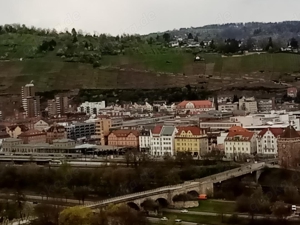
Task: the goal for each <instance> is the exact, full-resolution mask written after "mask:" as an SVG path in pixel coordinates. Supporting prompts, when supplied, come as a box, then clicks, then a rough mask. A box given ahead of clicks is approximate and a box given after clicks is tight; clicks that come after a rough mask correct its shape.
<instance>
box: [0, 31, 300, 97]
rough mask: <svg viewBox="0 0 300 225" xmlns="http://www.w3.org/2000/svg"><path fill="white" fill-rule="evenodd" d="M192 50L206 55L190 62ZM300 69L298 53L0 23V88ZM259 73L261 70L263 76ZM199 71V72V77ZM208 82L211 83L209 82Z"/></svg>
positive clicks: (133, 84)
mask: <svg viewBox="0 0 300 225" xmlns="http://www.w3.org/2000/svg"><path fill="white" fill-rule="evenodd" d="M195 54H198V55H201V56H202V57H203V58H204V59H205V61H201V62H194V57H195ZM298 71H300V55H298V54H284V53H276V54H268V53H262V54H259V55H258V54H255V55H243V56H241V55H238V56H230V57H223V56H222V55H220V54H218V53H203V52H199V51H198V50H196V49H194V50H190V49H189V50H187V49H184V48H168V47H166V46H165V44H163V42H159V41H154V43H151V44H150V43H149V41H148V39H147V37H140V36H129V35H124V36H122V37H112V36H108V35H99V36H92V35H82V34H80V33H77V32H76V31H72V32H71V33H69V32H68V33H57V32H55V31H49V30H39V29H34V28H26V27H1V26H0V78H1V85H0V91H1V92H2V93H19V92H20V86H22V85H24V84H25V83H27V82H30V81H31V80H33V81H34V83H35V84H36V86H37V88H38V91H50V90H63V89H64V90H67V89H76V88H78V89H80V88H85V89H118V88H122V89H126V88H133V89H135V88H146V89H147V88H149V89H153V88H165V87H182V86H185V85H187V84H191V85H201V82H203V81H204V80H205V79H204V78H202V77H201V76H200V75H203V74H204V75H211V76H213V78H215V80H205V82H208V83H211V85H214V87H217V86H220V87H222V86H225V87H226V86H228V83H233V81H234V79H237V80H238V79H240V78H241V77H243V76H246V75H247V76H250V77H253V78H255V79H261V78H264V79H266V80H270V79H278V78H281V79H287V78H288V80H289V79H290V78H289V77H287V76H288V75H286V74H287V73H295V72H298ZM262 74H263V76H262ZM199 76H200V77H199ZM212 87H213V86H211V88H212Z"/></svg>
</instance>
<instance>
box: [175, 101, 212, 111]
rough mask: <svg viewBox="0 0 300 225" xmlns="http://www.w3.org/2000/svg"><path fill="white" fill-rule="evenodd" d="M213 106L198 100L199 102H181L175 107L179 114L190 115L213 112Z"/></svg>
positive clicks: (210, 103)
mask: <svg viewBox="0 0 300 225" xmlns="http://www.w3.org/2000/svg"><path fill="white" fill-rule="evenodd" d="M215 109H216V108H215V106H214V104H213V103H212V102H211V101H209V100H199V101H183V102H181V103H179V104H178V105H177V111H178V112H179V113H187V112H190V113H191V114H195V113H199V112H204V111H210V110H215Z"/></svg>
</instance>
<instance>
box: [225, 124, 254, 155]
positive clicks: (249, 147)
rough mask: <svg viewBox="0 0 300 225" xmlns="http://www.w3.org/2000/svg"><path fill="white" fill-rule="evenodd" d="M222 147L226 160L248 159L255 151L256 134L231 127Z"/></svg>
mask: <svg viewBox="0 0 300 225" xmlns="http://www.w3.org/2000/svg"><path fill="white" fill-rule="evenodd" d="M224 147H225V155H226V156H227V157H228V158H240V157H242V156H245V157H249V156H250V155H252V154H254V153H255V152H256V151H257V144H256V134H255V133H254V132H250V131H248V130H246V129H244V128H242V127H232V128H231V129H230V130H229V133H228V135H227V137H226V138H225V146H224Z"/></svg>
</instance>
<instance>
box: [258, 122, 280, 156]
mask: <svg viewBox="0 0 300 225" xmlns="http://www.w3.org/2000/svg"><path fill="white" fill-rule="evenodd" d="M283 131H284V130H283V129H281V128H265V129H263V130H262V131H261V132H260V133H259V134H258V135H257V154H260V155H265V156H275V155H277V154H278V148H277V139H278V138H279V137H280V135H282V133H283Z"/></svg>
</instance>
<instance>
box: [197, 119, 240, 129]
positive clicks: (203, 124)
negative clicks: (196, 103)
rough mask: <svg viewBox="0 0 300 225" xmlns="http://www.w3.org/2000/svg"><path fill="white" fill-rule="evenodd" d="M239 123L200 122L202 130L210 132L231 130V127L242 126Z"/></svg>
mask: <svg viewBox="0 0 300 225" xmlns="http://www.w3.org/2000/svg"><path fill="white" fill-rule="evenodd" d="M241 125H242V124H241V123H240V122H238V121H222V120H221V121H207V122H200V123H199V126H200V128H209V129H210V130H229V129H230V128H231V127H235V126H241Z"/></svg>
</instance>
